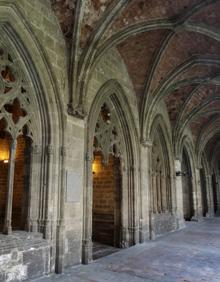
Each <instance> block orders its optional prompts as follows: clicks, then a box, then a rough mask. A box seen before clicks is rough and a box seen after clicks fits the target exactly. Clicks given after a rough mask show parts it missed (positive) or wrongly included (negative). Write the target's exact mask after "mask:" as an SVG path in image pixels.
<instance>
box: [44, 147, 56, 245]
mask: <svg viewBox="0 0 220 282" xmlns="http://www.w3.org/2000/svg"><path fill="white" fill-rule="evenodd" d="M53 154H54V148H53V146H52V145H48V146H47V185H46V187H45V188H46V211H45V222H44V236H45V239H49V240H51V235H52V226H51V223H52V214H53V211H52V203H51V202H52V201H51V197H52V186H53Z"/></svg>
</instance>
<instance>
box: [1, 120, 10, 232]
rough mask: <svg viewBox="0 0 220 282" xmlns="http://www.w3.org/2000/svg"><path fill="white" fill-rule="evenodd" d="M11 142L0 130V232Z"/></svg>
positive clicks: (4, 208) (4, 205) (7, 135)
mask: <svg viewBox="0 0 220 282" xmlns="http://www.w3.org/2000/svg"><path fill="white" fill-rule="evenodd" d="M1 124H2V120H1V121H0V127H2V126H1ZM11 142H12V138H11V136H10V135H9V134H8V133H7V132H5V131H3V130H0V232H3V228H4V220H5V210H6V202H7V183H8V171H9V169H8V168H9V154H10V145H11Z"/></svg>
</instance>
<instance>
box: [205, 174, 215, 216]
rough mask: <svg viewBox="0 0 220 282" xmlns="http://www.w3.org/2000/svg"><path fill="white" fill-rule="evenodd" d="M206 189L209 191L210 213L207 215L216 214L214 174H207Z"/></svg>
mask: <svg viewBox="0 0 220 282" xmlns="http://www.w3.org/2000/svg"><path fill="white" fill-rule="evenodd" d="M205 178H206V191H207V204H208V213H207V217H213V216H214V198H213V188H212V176H211V175H210V174H206V176H205Z"/></svg>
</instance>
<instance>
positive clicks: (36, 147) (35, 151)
mask: <svg viewBox="0 0 220 282" xmlns="http://www.w3.org/2000/svg"><path fill="white" fill-rule="evenodd" d="M40 152H41V146H40V145H34V146H32V154H35V155H37V154H40Z"/></svg>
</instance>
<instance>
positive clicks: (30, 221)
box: [26, 145, 41, 232]
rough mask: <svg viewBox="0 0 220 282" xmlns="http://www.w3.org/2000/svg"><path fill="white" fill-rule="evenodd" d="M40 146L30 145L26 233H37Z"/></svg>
mask: <svg viewBox="0 0 220 282" xmlns="http://www.w3.org/2000/svg"><path fill="white" fill-rule="evenodd" d="M40 150H41V146H39V145H32V150H31V160H30V176H29V177H30V180H29V193H28V195H29V197H28V198H29V199H28V218H27V227H26V229H27V231H29V232H38V203H39V192H38V191H37V189H38V183H39V168H40V165H41V164H40Z"/></svg>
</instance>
